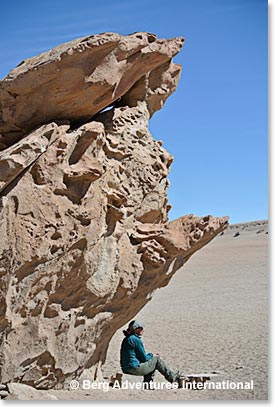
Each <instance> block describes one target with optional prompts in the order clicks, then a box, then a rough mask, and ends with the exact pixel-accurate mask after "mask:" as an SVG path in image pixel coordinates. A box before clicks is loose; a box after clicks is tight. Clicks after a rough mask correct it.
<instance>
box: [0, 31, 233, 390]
mask: <svg viewBox="0 0 275 407" xmlns="http://www.w3.org/2000/svg"><path fill="white" fill-rule="evenodd" d="M181 44H182V39H173V40H157V39H156V37H155V36H154V35H152V34H148V33H136V34H132V35H130V36H126V37H121V36H119V35H118V34H103V35H97V36H92V37H88V38H85V39H80V40H76V41H73V42H72V43H69V44H64V45H61V46H59V47H57V48H56V49H54V50H51V51H50V52H49V53H45V54H42V55H40V56H38V57H36V58H32V59H30V60H27V61H26V62H24V63H23V64H22V65H21V66H19V67H18V68H16V69H15V70H14V71H12V72H11V73H10V74H9V75H8V76H7V77H6V78H5V79H4V81H2V82H1V85H0V89H1V103H2V107H3V106H4V109H2V119H1V132H2V140H3V146H4V147H5V146H9V147H6V148H4V150H3V151H2V152H1V153H0V170H1V176H0V186H1V193H0V194H1V195H0V197H1V202H0V204H1V213H0V236H1V241H0V278H1V285H0V332H1V342H0V352H1V353H0V356H1V359H0V380H1V382H2V383H7V382H10V381H19V382H23V383H27V384H31V385H32V386H34V387H36V388H37V389H47V388H62V387H64V386H65V387H66V386H67V385H68V383H69V381H70V380H71V379H73V378H80V377H82V376H83V375H86V374H87V372H89V375H90V377H93V378H96V377H100V366H101V364H102V363H104V361H105V357H106V352H107V349H108V344H109V341H110V339H111V337H112V336H113V334H114V333H115V332H116V330H117V329H118V328H120V327H121V326H123V325H124V324H125V323H126V322H128V321H129V320H130V319H131V318H133V317H134V316H135V315H136V314H137V312H138V311H139V310H140V309H141V308H142V307H143V306H144V305H145V304H146V303H147V302H148V301H149V300H150V298H151V296H152V293H153V291H154V290H155V289H156V288H159V287H163V286H165V285H166V284H168V282H169V280H170V279H171V277H172V276H173V274H174V273H175V272H176V270H178V269H179V268H180V267H181V266H182V265H183V264H184V263H185V262H186V261H187V260H188V259H189V258H190V256H191V255H192V254H193V253H194V252H195V251H196V250H198V249H200V248H201V247H202V246H204V245H205V244H207V243H208V242H209V241H210V240H211V239H213V238H214V237H215V236H216V235H217V234H219V233H220V232H221V231H222V230H223V229H224V228H226V227H227V224H228V218H226V217H225V218H213V217H211V216H206V217H204V218H198V217H196V216H194V215H187V216H184V217H182V218H179V219H176V220H174V221H172V222H169V221H168V211H169V209H170V206H169V205H168V201H167V188H168V185H169V183H168V180H167V175H168V172H169V167H170V165H171V163H172V161H173V157H172V156H171V155H170V154H169V153H168V152H167V151H166V150H165V149H164V148H163V147H162V145H161V144H162V143H160V142H158V141H155V140H154V139H153V137H152V136H151V134H150V132H149V130H148V120H149V118H150V116H151V115H152V114H153V112H154V111H155V110H157V109H159V108H161V106H162V104H163V103H164V101H165V100H166V98H167V97H168V96H169V94H170V93H172V92H173V91H174V90H175V87H176V82H177V80H178V76H179V72H180V68H179V67H175V65H173V63H172V62H171V61H170V60H171V57H172V56H173V55H174V54H175V53H176V52H178V51H179V49H180V46H181ZM162 81H163V82H162ZM85 84H86V85H85ZM57 89H58V91H57ZM161 89H162V90H161ZM15 94H16V95H17V96H15ZM99 95H100V96H102V98H100V97H99ZM118 97H121V99H120V101H119V103H118V104H117V105H116V106H115V107H113V108H112V109H110V110H108V111H104V112H101V113H100V110H102V109H103V108H104V107H106V106H107V105H109V104H110V103H112V102H113V101H115V100H116V99H117V98H118ZM45 100H47V103H45ZM34 112H35V114H34ZM91 116H93V117H92V119H91V120H88V121H87V119H88V118H89V117H91ZM61 119H62V120H63V119H64V120H66V121H67V122H63V123H60V122H59V120H61ZM68 121H69V122H71V123H74V125H73V126H72V125H71V126H70V125H69V124H68ZM77 121H80V122H82V121H83V123H81V124H79V125H76V122H77ZM26 132H27V134H25V133H26Z"/></svg>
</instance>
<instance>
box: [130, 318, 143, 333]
mask: <svg viewBox="0 0 275 407" xmlns="http://www.w3.org/2000/svg"><path fill="white" fill-rule="evenodd" d="M127 331H128V332H130V333H135V334H138V335H142V334H143V331H144V324H142V323H141V322H139V321H137V320H136V319H134V320H133V321H131V322H130V323H129V325H128V329H127Z"/></svg>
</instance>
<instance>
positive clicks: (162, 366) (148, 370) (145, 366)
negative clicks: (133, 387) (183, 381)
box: [127, 356, 178, 383]
mask: <svg viewBox="0 0 275 407" xmlns="http://www.w3.org/2000/svg"><path fill="white" fill-rule="evenodd" d="M156 370H158V371H159V372H160V373H161V374H162V375H163V376H164V377H165V379H166V380H168V381H169V382H170V383H172V382H174V381H176V380H177V379H178V374H177V373H176V372H173V371H172V370H171V369H169V367H168V366H166V363H165V362H164V361H163V360H162V359H161V358H160V357H159V356H153V357H152V358H151V359H150V360H148V361H147V362H144V363H141V364H140V365H139V366H138V367H136V368H135V369H131V370H129V372H127V373H129V374H133V375H137V376H144V381H147V382H148V381H151V380H153V377H154V374H155V371H156Z"/></svg>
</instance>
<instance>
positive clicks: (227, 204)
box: [0, 0, 268, 223]
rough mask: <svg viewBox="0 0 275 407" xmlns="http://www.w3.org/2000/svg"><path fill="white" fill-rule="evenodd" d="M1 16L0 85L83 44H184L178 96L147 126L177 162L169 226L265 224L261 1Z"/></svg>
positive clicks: (119, 5) (11, 5)
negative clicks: (177, 222)
mask: <svg viewBox="0 0 275 407" xmlns="http://www.w3.org/2000/svg"><path fill="white" fill-rule="evenodd" d="M0 10H1V27H0V33H1V42H0V55H1V65H0V77H1V78H3V77H4V76H5V75H6V74H7V73H8V72H9V71H10V70H11V69H12V68H13V67H15V66H16V65H17V64H18V63H19V62H20V61H21V60H23V59H25V58H29V57H31V56H34V55H37V54H39V53H41V52H44V51H46V50H48V49H50V48H53V47H54V46H56V45H58V44H60V43H62V42H66V41H70V40H72V39H74V38H78V37H82V36H85V35H89V34H94V33H101V32H105V31H113V32H119V33H120V34H129V33H132V32H134V31H149V32H153V33H155V34H157V35H158V36H159V37H164V38H169V37H174V36H183V37H184V38H185V45H184V47H183V50H182V52H181V53H180V54H179V55H178V56H177V57H176V58H175V62H177V63H181V64H182V66H183V71H182V76H181V80H180V83H179V86H178V89H177V91H176V92H175V93H174V95H172V96H171V97H170V98H169V99H168V101H167V102H166V104H165V106H164V108H163V109H162V110H161V111H159V112H157V113H156V114H155V115H154V117H153V118H152V120H151V123H150V129H151V132H152V134H153V136H154V138H155V139H158V140H163V141H164V147H165V148H166V149H167V150H168V151H169V152H170V153H171V154H173V156H174V157H175V159H174V163H173V164H172V167H171V172H170V176H169V179H170V182H171V186H170V188H169V202H170V203H171V204H172V206H173V208H172V210H171V212H170V218H171V219H174V218H177V217H179V216H182V215H185V214H188V213H195V214H197V215H200V216H203V215H207V214H212V215H214V216H223V215H229V216H230V221H231V223H239V222H244V221H252V220H257V219H266V218H267V217H268V162H267V160H268V145H267V144H268V137H267V131H268V129H267V125H268V123H267V112H268V108H267V103H268V100H267V69H268V65H267V36H268V29H267V12H268V4H267V0H196V1H195V0H169V1H167V0H165V1H164V0H150V1H149V0H132V1H131V0H104V1H98V0H96V1H94V0H90V1H88V0H77V1H76V0H44V1H39V0H35V1H32V0H25V1H21V0H14V1H12V2H10V1H5V0H2V1H1V8H0Z"/></svg>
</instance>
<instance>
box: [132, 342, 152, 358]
mask: <svg viewBox="0 0 275 407" xmlns="http://www.w3.org/2000/svg"><path fill="white" fill-rule="evenodd" d="M136 352H137V359H138V360H139V361H140V362H141V363H144V362H147V360H150V359H151V358H152V357H153V354H152V353H151V352H150V353H147V354H146V352H145V349H144V346H143V343H142V340H141V339H137V348H136Z"/></svg>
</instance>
